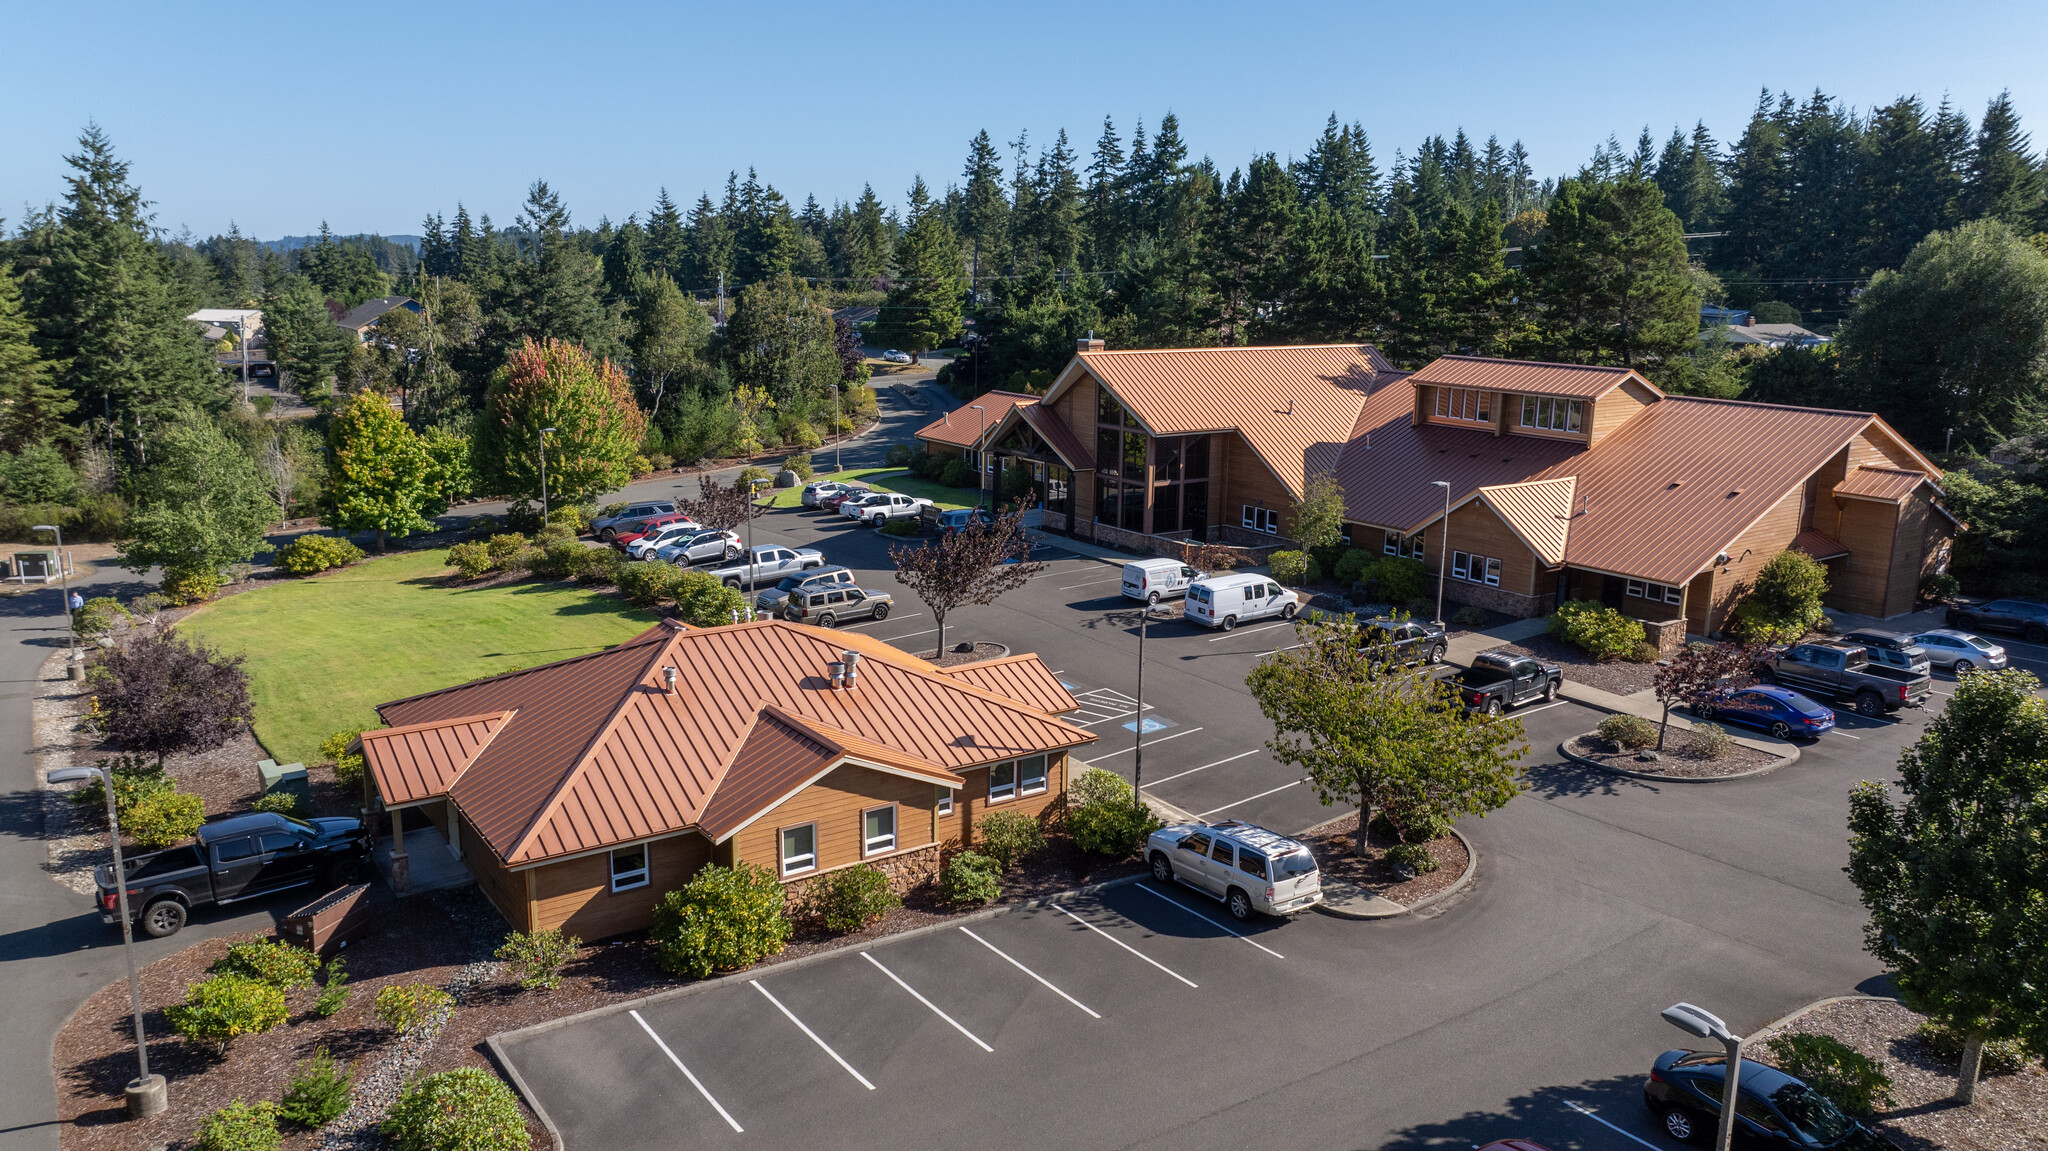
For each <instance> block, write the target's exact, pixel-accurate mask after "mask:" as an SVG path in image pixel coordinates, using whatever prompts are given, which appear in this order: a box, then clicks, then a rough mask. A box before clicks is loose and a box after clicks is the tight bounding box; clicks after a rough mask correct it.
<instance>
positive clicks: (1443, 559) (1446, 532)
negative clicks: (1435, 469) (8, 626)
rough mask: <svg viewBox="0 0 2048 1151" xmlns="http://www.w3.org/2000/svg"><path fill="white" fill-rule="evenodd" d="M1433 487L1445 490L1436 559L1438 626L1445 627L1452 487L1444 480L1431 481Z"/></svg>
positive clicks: (1449, 564)
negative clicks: (1442, 521) (1441, 527)
mask: <svg viewBox="0 0 2048 1151" xmlns="http://www.w3.org/2000/svg"><path fill="white" fill-rule="evenodd" d="M1429 483H1430V486H1431V487H1438V488H1442V489H1443V490H1444V526H1443V530H1442V535H1443V538H1442V539H1441V540H1438V541H1437V557H1436V620H1435V621H1434V622H1435V623H1436V626H1438V627H1442V626H1444V574H1445V573H1447V572H1449V571H1450V570H1451V485H1450V484H1449V483H1447V482H1445V481H1443V480H1431V481H1429Z"/></svg>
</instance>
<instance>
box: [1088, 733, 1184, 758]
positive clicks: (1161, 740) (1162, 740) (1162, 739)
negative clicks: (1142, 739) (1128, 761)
mask: <svg viewBox="0 0 2048 1151" xmlns="http://www.w3.org/2000/svg"><path fill="white" fill-rule="evenodd" d="M1200 730H1202V729H1201V728H1199V727H1191V728H1188V729H1187V730H1186V731H1176V732H1174V733H1173V734H1172V735H1162V736H1160V737H1159V738H1158V739H1155V740H1152V741H1151V742H1150V743H1147V744H1146V745H1145V746H1146V747H1151V746H1152V744H1154V743H1165V742H1166V741H1167V740H1169V739H1179V738H1180V737H1181V736H1184V735H1193V734H1195V733H1196V732H1198V731H1200ZM1136 750H1137V747H1136V746H1135V745H1133V746H1131V747H1126V748H1122V749H1120V750H1118V751H1105V752H1103V753H1102V754H1101V755H1098V756H1096V757H1095V758H1096V759H1108V758H1109V757H1110V756H1112V755H1122V754H1123V753H1124V752H1126V751H1136Z"/></svg>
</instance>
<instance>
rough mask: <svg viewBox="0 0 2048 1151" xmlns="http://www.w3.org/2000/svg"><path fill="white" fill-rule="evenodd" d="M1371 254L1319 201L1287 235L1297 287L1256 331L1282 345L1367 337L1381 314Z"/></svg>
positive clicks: (1346, 221) (1345, 221)
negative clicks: (1369, 329)
mask: <svg viewBox="0 0 2048 1151" xmlns="http://www.w3.org/2000/svg"><path fill="white" fill-rule="evenodd" d="M1372 263H1373V260H1372V249H1371V247H1370V245H1369V244H1368V242H1367V240H1366V237H1365V234H1364V233H1363V232H1362V231H1360V230H1359V229H1358V228H1357V227H1356V226H1354V224H1353V223H1352V221H1351V219H1350V217H1348V216H1347V215H1346V214H1345V213H1344V212H1342V211H1340V210H1339V209H1338V208H1337V207H1336V206H1335V205H1333V204H1331V203H1330V201H1329V200H1328V199H1327V198H1323V197H1318V198H1317V199H1316V200H1315V202H1314V203H1312V204H1310V205H1309V206H1308V208H1307V210H1305V211H1304V212H1303V213H1302V214H1301V217H1300V218H1299V219H1298V220H1297V221H1296V223H1295V227H1294V230H1293V231H1292V232H1291V233H1290V234H1289V236H1288V242H1287V264H1288V266H1289V267H1291V268H1292V269H1293V271H1294V277H1295V282H1294V286H1293V290H1292V291H1291V292H1290V293H1289V295H1288V298H1287V302H1286V305H1285V306H1284V307H1283V308H1281V309H1280V311H1279V313H1278V314H1277V315H1275V316H1274V317H1273V318H1272V320H1271V321H1270V322H1268V323H1266V324H1262V325H1261V326H1260V329H1259V332H1260V335H1259V338H1260V339H1264V338H1265V337H1266V336H1267V335H1268V334H1270V335H1271V336H1272V338H1274V339H1277V340H1279V341H1281V342H1283V343H1301V344H1322V343H1343V342H1347V341H1350V340H1356V339H1363V338H1366V337H1367V335H1368V332H1367V325H1368V323H1369V322H1370V318H1371V317H1372V316H1374V315H1375V314H1377V313H1378V312H1379V311H1380V301H1379V299H1378V298H1377V297H1378V288H1379V284H1378V282H1377V280H1376V279H1375V277H1374V274H1373V270H1372Z"/></svg>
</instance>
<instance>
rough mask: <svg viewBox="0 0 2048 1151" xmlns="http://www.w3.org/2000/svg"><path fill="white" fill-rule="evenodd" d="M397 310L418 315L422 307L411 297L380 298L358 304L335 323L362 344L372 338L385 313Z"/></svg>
mask: <svg viewBox="0 0 2048 1151" xmlns="http://www.w3.org/2000/svg"><path fill="white" fill-rule="evenodd" d="M395 308H404V309H405V310H406V311H408V312H413V313H415V314H417V313H418V312H419V310H420V305H419V301H417V300H414V299H413V298H412V297H411V296H380V297H378V298H377V299H374V300H365V301H363V302H362V303H360V304H357V305H356V306H355V307H353V308H350V309H349V310H347V311H346V312H343V313H342V314H341V315H340V316H339V317H338V318H336V320H335V321H334V322H335V323H336V324H338V325H340V326H341V327H344V328H347V329H348V330H349V331H351V332H354V333H355V336H356V340H357V341H358V342H362V341H366V340H368V339H369V338H370V329H371V328H374V327H376V326H377V321H378V320H381V319H383V318H384V313H386V312H389V311H391V310H393V309H395Z"/></svg>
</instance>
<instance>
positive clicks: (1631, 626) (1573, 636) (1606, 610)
mask: <svg viewBox="0 0 2048 1151" xmlns="http://www.w3.org/2000/svg"><path fill="white" fill-rule="evenodd" d="M1547 622H1548V627H1549V631H1550V634H1551V635H1554V636H1556V637H1558V638H1559V639H1562V640H1565V641H1566V642H1568V643H1572V644H1576V645H1578V646H1579V647H1580V648H1581V649H1583V650H1584V651H1585V652H1586V653H1587V654H1588V655H1591V656H1592V657H1593V658H1595V659H1599V660H1603V661H1604V660H1616V659H1624V658H1627V657H1628V656H1630V655H1633V654H1634V653H1635V650H1636V646H1637V645H1638V644H1641V643H1643V642H1644V641H1643V625H1642V624H1641V623H1638V622H1637V621H1635V620H1632V619H1630V618H1629V617H1627V616H1625V615H1623V614H1621V613H1620V612H1618V611H1616V610H1615V609H1613V608H1611V607H1608V606H1606V605H1605V604H1601V603H1595V602H1594V601H1592V600H1587V599H1575V600H1567V601H1565V602H1564V603H1561V604H1559V605H1557V610H1556V611H1554V612H1552V613H1551V614H1550V618H1549V620H1548V621H1547Z"/></svg>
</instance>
